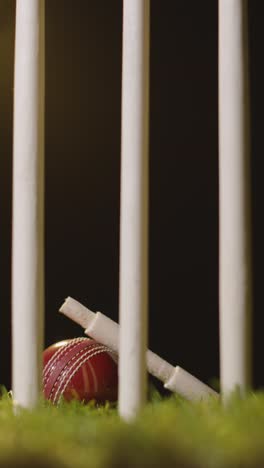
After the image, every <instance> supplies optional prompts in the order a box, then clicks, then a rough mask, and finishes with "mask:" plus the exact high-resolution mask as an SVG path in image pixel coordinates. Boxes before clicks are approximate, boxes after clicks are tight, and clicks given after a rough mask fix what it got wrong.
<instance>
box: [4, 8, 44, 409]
mask: <svg viewBox="0 0 264 468" xmlns="http://www.w3.org/2000/svg"><path fill="white" fill-rule="evenodd" d="M43 149H44V0H17V4H16V41H15V89H14V161H13V245H12V389H13V394H14V399H15V400H16V402H17V403H18V405H21V406H23V407H28V408H29V407H32V406H34V405H35V404H36V402H37V400H38V398H39V396H40V389H41V369H42V366H41V362H42V357H41V353H42V348H43V314H44V307H43V306H44V294H43V289H44V288H43V285H44V284H43V283H44V278H43V276H44V275H43V233H44V209H43V208H44V203H43V192H44V190H43V187H44V151H43Z"/></svg>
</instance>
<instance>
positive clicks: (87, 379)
mask: <svg viewBox="0 0 264 468" xmlns="http://www.w3.org/2000/svg"><path fill="white" fill-rule="evenodd" d="M117 382H118V375H117V358H116V355H115V354H114V353H113V352H112V351H111V350H110V349H109V348H107V347H106V346H104V345H102V344H100V343H97V342H96V341H94V340H92V339H89V338H74V339H68V340H64V341H60V342H59V343H55V344H53V345H51V346H49V348H47V349H45V351H44V352H43V392H44V396H45V398H47V399H48V400H50V401H51V402H52V403H54V404H57V403H58V402H59V401H60V400H61V399H62V398H63V399H64V400H67V401H70V400H73V399H77V400H80V401H84V402H88V401H90V400H95V401H96V402H97V403H104V402H106V401H111V402H112V401H116V400H117Z"/></svg>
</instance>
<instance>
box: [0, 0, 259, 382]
mask: <svg viewBox="0 0 264 468" xmlns="http://www.w3.org/2000/svg"><path fill="white" fill-rule="evenodd" d="M249 3H250V9H249V27H250V58H251V65H250V72H251V105H252V189H253V245H254V256H253V264H254V385H255V386H257V387H260V386H263V385H264V370H262V348H263V346H262V323H263V321H262V310H263V305H264V301H263V297H262V289H263V286H262V265H263V260H264V250H263V245H262V239H263V222H262V216H263V214H262V212H263V210H262V198H263V188H262V186H263V184H262V180H263V169H264V167H263V138H262V135H263V129H262V125H263V110H262V109H263V82H264V80H263V78H264V77H263V63H262V62H263V58H262V57H263V52H262V44H263V32H262V28H263V26H262V23H263V13H264V7H263V2H260V1H258V0H251V1H250V2H249ZM14 15H15V1H14V0H0V279H1V287H0V310H1V316H0V356H1V360H0V383H4V384H5V385H6V386H7V387H8V388H9V387H10V385H11V384H10V358H11V338H10V334H11V330H10V328H11V319H10V277H11V271H10V254H11V241H10V232H11V231H10V229H11V183H12V181H11V170H12V103H13V61H14V27H15V23H14V20H15V16H14ZM217 28H218V18H217V0H204V1H203V2H198V1H197V0H189V1H186V0H176V1H175V0H166V1H161V0H151V84H150V102H151V107H150V291H149V293H150V317H149V325H150V326H149V341H150V347H151V348H152V349H153V350H154V351H156V352H157V353H159V354H160V355H161V356H163V357H164V358H166V359H168V360H169V361H170V362H171V363H174V364H176V363H177V364H180V365H182V366H183V367H184V368H186V369H187V370H189V371H190V372H192V373H194V374H195V375H196V376H198V377H199V378H201V379H202V380H204V381H207V382H208V381H210V379H212V378H214V377H218V376H219V364H218V360H219V352H218V345H219V340H218V133H217V125H218V122H217V114H218V107H217V86H218V84H217V48H218V44H217ZM121 48H122V2H121V1H120V0H111V1H109V0H100V1H98V0H56V1H53V0H46V344H51V343H52V342H55V341H57V340H60V339H62V338H66V337H72V336H78V335H80V334H82V330H81V329H80V328H79V327H77V326H76V325H74V324H73V323H71V322H70V321H69V320H67V319H66V318H64V317H62V316H60V315H59V314H58V313H57V310H58V308H59V307H60V305H61V304H62V302H63V300H64V298H65V297H67V296H68V295H71V296H72V297H75V298H76V299H78V300H80V301H81V302H83V303H84V304H86V305H87V306H88V307H90V308H91V309H93V310H101V311H102V312H104V313H106V314H107V315H109V316H110V317H112V318H114V319H116V320H117V319H118V254H119V251H118V248H119V245H118V244H119V188H120V185H119V184H120V181H119V177H120V109H121V101H120V96H121ZM25 112H26V109H25Z"/></svg>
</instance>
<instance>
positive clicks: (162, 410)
mask: <svg viewBox="0 0 264 468" xmlns="http://www.w3.org/2000/svg"><path fill="white" fill-rule="evenodd" d="M263 435H264V393H255V394H249V395H248V396H247V397H246V398H244V399H240V398H238V397H237V396H234V397H233V398H232V400H231V401H230V402H229V404H228V405H226V406H223V405H221V403H220V402H219V401H215V400H214V399H212V400H211V401H209V402H207V403H205V402H199V403H189V402H186V401H183V400H181V399H179V398H176V397H175V396H172V397H171V398H162V397H160V396H159V395H158V394H156V395H155V397H154V398H152V401H151V402H150V403H148V405H147V406H146V408H145V410H144V411H143V412H142V414H140V416H139V417H138V418H137V420H136V421H135V422H133V423H131V424H127V423H125V422H123V421H121V420H120V419H119V417H118V414H117V411H116V409H115V408H112V407H110V406H109V405H106V406H104V407H99V408H97V407H96V406H95V405H94V404H91V405H89V406H85V405H82V404H80V403H77V402H74V403H71V404H67V403H62V404H61V405H60V406H59V407H53V406H51V405H49V404H47V403H45V402H41V403H40V404H39V407H38V408H36V409H35V410H34V411H25V410H23V411H21V412H20V414H19V415H17V416H15V415H14V412H13V407H12V402H11V399H10V398H9V397H8V395H7V394H5V395H4V396H3V397H2V399H1V400H0V467H1V468H3V467H18V468H19V467H20V468H24V467H36V466H38V467H40V468H48V467H49V468H53V467H57V468H60V467H61V468H63V467H65V468H67V467H74V468H82V467H86V468H90V467H92V468H125V467H126V468H133V467H141V466H142V467H146V468H150V467H153V468H158V467H161V468H167V467H168V468H170V467H177V468H180V467H181V468H207V467H210V468H211V467H212V468H220V467H228V468H229V467H230V468H233V467H240V468H246V467H251V468H253V467H262V466H264V439H263Z"/></svg>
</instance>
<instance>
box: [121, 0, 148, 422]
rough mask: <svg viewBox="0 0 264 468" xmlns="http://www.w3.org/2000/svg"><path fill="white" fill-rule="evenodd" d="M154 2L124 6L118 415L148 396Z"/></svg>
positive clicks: (129, 413) (131, 1)
mask: <svg viewBox="0 0 264 468" xmlns="http://www.w3.org/2000/svg"><path fill="white" fill-rule="evenodd" d="M149 16H150V13H149V0H124V2H123V71H122V129H121V134H122V138H121V139H122V141H121V146H122V149H121V153H122V158H121V227H120V298H119V315H120V360H119V412H120V415H121V416H122V417H123V418H125V419H130V418H132V417H134V416H135V415H136V413H137V412H138V411H139V409H140V408H141V407H142V405H143V404H144V402H145V398H146V349H147V303H148V119H149V115H148V114H149V113H148V99H149V22H150V19H149Z"/></svg>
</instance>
